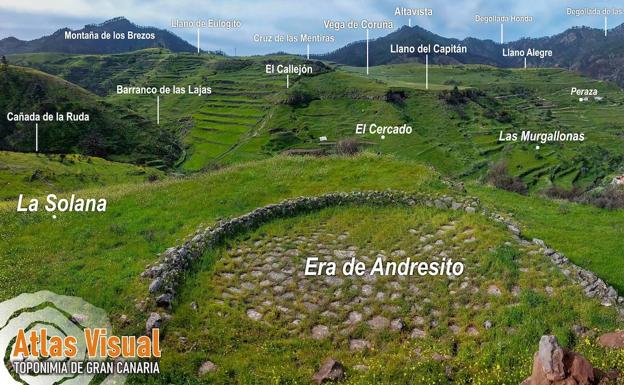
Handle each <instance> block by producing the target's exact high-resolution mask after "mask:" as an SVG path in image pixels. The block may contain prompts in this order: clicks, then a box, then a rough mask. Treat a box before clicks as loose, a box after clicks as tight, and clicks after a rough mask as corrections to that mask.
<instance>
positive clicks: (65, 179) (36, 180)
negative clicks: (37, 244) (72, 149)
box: [0, 151, 165, 200]
mask: <svg viewBox="0 0 624 385" xmlns="http://www.w3.org/2000/svg"><path fill="white" fill-rule="evenodd" d="M164 177H165V174H164V173H163V172H162V171H159V170H157V169H153V168H149V167H139V166H133V165H129V164H126V163H115V162H110V161H107V160H104V159H101V158H96V157H88V156H83V155H62V156H61V155H49V154H41V155H36V154H24V153H17V152H8V151H0V187H1V188H0V200H13V199H16V198H17V196H18V195H19V194H25V195H26V196H31V197H32V196H41V195H45V194H49V193H57V194H58V193H65V192H71V191H76V190H81V189H85V188H94V187H104V186H111V185H115V184H125V183H142V182H146V181H148V179H152V180H156V179H162V178H164Z"/></svg>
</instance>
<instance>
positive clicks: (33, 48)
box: [0, 17, 197, 55]
mask: <svg viewBox="0 0 624 385" xmlns="http://www.w3.org/2000/svg"><path fill="white" fill-rule="evenodd" d="M66 31H70V32H75V33H77V34H82V33H89V32H95V33H98V35H99V36H101V34H102V32H109V33H111V34H112V33H113V32H118V33H124V34H125V35H126V36H127V35H128V31H131V32H132V33H138V34H153V35H154V39H128V38H126V39H123V40H121V39H110V40H102V39H98V40H92V39H72V40H66V39H65V33H66ZM157 47H161V48H167V49H169V50H171V51H174V52H193V51H196V50H197V48H196V47H194V46H192V45H191V44H189V43H188V42H186V41H185V40H183V39H181V38H180V37H178V36H176V35H174V34H173V33H171V32H169V31H167V30H164V29H158V28H154V27H141V26H138V25H136V24H134V23H131V22H130V21H129V20H128V19H126V18H124V17H118V18H115V19H111V20H108V21H105V22H104V23H101V24H89V25H85V27H84V28H83V29H80V30H76V31H72V30H70V29H69V28H63V29H60V30H58V31H56V32H54V33H53V34H52V35H50V36H44V37H41V38H39V39H35V40H30V41H24V40H19V39H16V38H15V37H8V38H5V39H2V40H0V54H1V55H6V54H11V53H31V52H62V53H84V54H106V53H120V52H129V51H135V50H139V49H144V48H157Z"/></svg>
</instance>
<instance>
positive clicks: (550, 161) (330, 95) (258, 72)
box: [10, 49, 624, 191]
mask: <svg viewBox="0 0 624 385" xmlns="http://www.w3.org/2000/svg"><path fill="white" fill-rule="evenodd" d="M10 61H11V62H15V63H19V64H21V65H28V66H33V67H35V68H38V69H41V70H44V71H48V72H50V73H53V74H55V75H58V76H61V77H63V78H65V79H67V80H69V81H72V82H74V83H76V84H79V85H81V86H83V87H85V88H87V89H89V90H91V91H92V92H95V93H98V94H99V95H102V96H103V97H104V98H105V100H107V101H108V102H109V103H111V104H113V105H116V106H127V107H130V108H131V109H132V110H133V111H135V112H137V113H138V114H140V115H141V116H143V117H147V118H148V119H150V120H153V119H154V116H155V112H156V111H155V101H154V100H153V99H154V98H153V97H151V96H124V95H116V94H115V87H116V85H118V84H127V85H135V86H149V85H157V86H160V85H174V84H177V85H182V86H184V85H187V84H194V85H205V86H210V87H212V89H213V93H212V94H211V95H207V96H204V97H197V96H189V95H182V96H180V95H166V96H163V97H161V115H160V116H161V125H164V126H166V127H168V130H170V131H172V132H175V133H176V135H178V136H179V138H180V139H181V140H182V141H183V142H184V144H185V148H186V151H185V154H184V155H183V156H182V157H181V158H180V162H179V165H180V169H181V170H183V171H197V170H201V169H206V168H211V167H217V166H220V165H225V164H230V163H235V162H240V161H246V160H255V159H262V158H265V157H267V156H271V155H274V154H276V153H279V152H282V151H285V150H289V149H299V148H304V149H315V148H320V149H323V150H326V149H327V148H328V147H327V146H320V145H319V138H320V137H322V136H326V137H327V138H328V140H329V142H330V143H331V142H334V141H338V140H340V139H343V138H349V137H353V136H354V135H355V125H356V124H358V123H368V124H370V123H377V124H383V125H400V124H403V123H407V124H409V125H410V126H412V127H413V129H414V132H413V133H412V134H411V135H405V136H388V137H387V138H385V139H384V140H381V139H380V137H379V136H378V135H374V136H371V135H364V136H362V137H360V139H361V140H362V141H363V142H364V143H365V146H366V147H368V148H369V149H370V150H372V151H377V152H381V153H384V154H396V155H398V156H399V157H401V158H405V159H416V160H419V161H422V162H426V163H428V164H431V165H433V166H434V167H436V168H437V169H438V170H440V171H442V172H444V173H445V174H447V175H450V176H453V177H460V178H467V179H475V178H481V177H483V176H484V175H485V173H486V171H487V169H488V168H489V165H490V164H491V163H495V162H497V161H499V160H503V159H504V160H506V162H507V164H508V168H509V171H510V172H511V173H512V174H513V175H515V176H518V177H520V178H521V179H522V180H523V181H524V182H525V183H526V184H527V185H528V187H529V190H531V191H539V190H542V189H544V188H546V187H549V186H551V185H552V184H556V185H559V186H562V187H565V188H571V187H572V186H577V187H579V188H581V189H584V190H586V189H592V188H594V187H597V186H600V185H602V184H603V183H604V182H605V181H607V180H609V179H610V177H612V176H613V175H614V174H615V173H616V172H618V171H620V170H621V169H622V168H624V157H623V155H624V150H623V148H624V146H622V144H624V143H622V137H621V135H620V132H621V131H622V129H623V128H624V127H623V125H624V116H622V109H621V106H622V103H623V102H624V97H623V96H622V95H621V92H620V90H619V88H618V87H617V86H614V85H612V84H610V83H605V82H600V81H594V80H590V79H587V78H585V77H582V76H579V75H577V74H574V73H572V72H568V71H565V70H562V69H536V68H531V69H528V70H524V69H498V68H494V67H488V66H482V65H461V66H450V65H447V66H441V65H432V66H431V68H430V70H429V89H425V67H424V66H423V65H421V64H417V63H409V64H398V65H386V66H378V67H372V68H371V69H370V75H366V74H365V69H363V68H359V67H333V68H330V67H328V66H326V65H323V64H321V63H320V62H309V63H310V64H312V65H313V66H314V67H315V73H316V74H317V75H315V76H302V77H300V78H298V77H294V76H293V77H292V78H291V79H290V88H289V89H286V87H285V86H286V85H285V80H286V79H285V76H278V75H266V74H265V73H264V65H265V64H267V63H304V62H305V61H304V60H302V59H300V58H296V57H292V56H263V57H249V58H230V57H224V56H218V55H210V54H202V55H194V54H185V53H180V54H174V53H171V52H169V51H166V50H157V49H150V50H143V51H137V52H132V53H128V54H119V55H62V54H32V55H13V56H11V57H10ZM572 87H575V88H588V89H597V90H598V92H599V95H600V97H601V98H602V100H601V101H595V100H593V99H591V98H590V100H588V102H583V103H582V102H579V100H578V96H575V95H570V90H571V88H572ZM522 130H531V131H537V132H554V131H560V132H563V133H573V132H583V133H584V134H585V136H586V140H585V141H584V142H582V143H552V144H541V143H527V142H515V143H514V142H500V141H499V134H500V133H501V132H502V133H503V134H506V133H519V132H521V131H522ZM538 144H539V145H540V149H539V150H536V148H535V146H536V145H538Z"/></svg>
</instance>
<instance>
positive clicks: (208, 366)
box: [199, 361, 218, 376]
mask: <svg viewBox="0 0 624 385" xmlns="http://www.w3.org/2000/svg"><path fill="white" fill-rule="evenodd" d="M217 368H218V366H217V365H215V363H214V362H212V361H206V362H204V363H203V364H201V366H200V367H199V375H200V376H205V375H206V374H208V373H212V372H215V371H216V370H217Z"/></svg>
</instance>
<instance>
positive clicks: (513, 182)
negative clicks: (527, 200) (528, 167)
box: [486, 160, 528, 194]
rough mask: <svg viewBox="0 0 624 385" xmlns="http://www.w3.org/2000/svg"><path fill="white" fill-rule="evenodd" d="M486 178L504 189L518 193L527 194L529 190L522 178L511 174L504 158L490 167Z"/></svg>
mask: <svg viewBox="0 0 624 385" xmlns="http://www.w3.org/2000/svg"><path fill="white" fill-rule="evenodd" d="M486 180H487V182H488V183H490V184H492V185H494V186H496V187H497V188H500V189H503V190H507V191H511V192H515V193H518V194H526V193H527V192H528V188H527V185H526V184H525V183H524V182H522V179H520V178H518V177H515V176H512V175H510V174H509V171H508V170H507V162H506V161H504V160H502V161H500V162H498V163H496V164H494V165H493V166H492V167H491V168H490V171H489V172H488V174H487V177H486Z"/></svg>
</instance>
